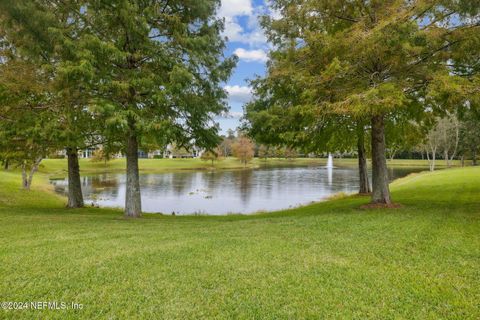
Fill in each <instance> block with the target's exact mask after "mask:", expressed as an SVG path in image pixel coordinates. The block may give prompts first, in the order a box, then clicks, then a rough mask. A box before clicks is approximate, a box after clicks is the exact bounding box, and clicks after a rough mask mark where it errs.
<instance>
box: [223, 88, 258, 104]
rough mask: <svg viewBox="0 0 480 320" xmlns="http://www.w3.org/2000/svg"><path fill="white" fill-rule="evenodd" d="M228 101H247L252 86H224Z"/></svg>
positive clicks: (250, 95)
mask: <svg viewBox="0 0 480 320" xmlns="http://www.w3.org/2000/svg"><path fill="white" fill-rule="evenodd" d="M224 89H225V90H226V91H227V92H228V96H229V100H230V102H240V103H247V102H249V101H250V100H251V99H252V88H250V87H247V86H238V85H234V86H225V87H224Z"/></svg>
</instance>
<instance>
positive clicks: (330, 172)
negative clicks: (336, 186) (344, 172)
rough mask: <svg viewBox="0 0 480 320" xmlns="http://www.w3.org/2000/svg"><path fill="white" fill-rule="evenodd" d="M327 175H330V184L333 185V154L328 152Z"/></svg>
mask: <svg viewBox="0 0 480 320" xmlns="http://www.w3.org/2000/svg"><path fill="white" fill-rule="evenodd" d="M326 168H327V171H328V172H327V175H328V185H329V186H331V185H332V183H333V156H332V154H331V153H329V154H328V161H327V166H326Z"/></svg>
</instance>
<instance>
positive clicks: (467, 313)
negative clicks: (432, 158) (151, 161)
mask: <svg viewBox="0 0 480 320" xmlns="http://www.w3.org/2000/svg"><path fill="white" fill-rule="evenodd" d="M19 180H20V179H19V176H18V174H14V173H4V172H2V173H0V237H1V246H0V275H1V279H2V281H1V282H0V297H1V299H0V300H2V301H63V302H68V303H70V302H76V303H81V304H83V309H82V310H75V311H72V310H68V311H61V310H42V311H38V310H37V311H34V310H23V311H22V310H7V311H5V310H0V319H22V318H31V319H40V318H41V319H210V318H217V319H302V318H310V319H353V318H354V319H366V318H371V319H479V318H480V305H479V301H480V168H464V169H450V170H443V171H438V172H435V173H432V174H430V173H424V174H417V175H411V176H409V177H407V178H404V179H401V180H398V181H396V182H394V183H393V185H392V190H393V197H394V199H395V201H397V202H399V203H401V204H403V207H402V208H401V209H391V210H361V209H359V207H360V206H361V205H362V204H365V203H367V202H368V198H365V197H355V196H354V197H349V198H344V199H338V200H334V201H329V202H324V203H319V204H315V205H311V206H307V207H304V208H299V209H295V210H290V211H285V212H277V213H272V214H264V215H256V216H226V217H181V216H176V217H172V216H159V215H145V216H144V218H142V219H138V220H127V219H124V218H123V217H122V213H121V212H120V211H115V210H108V209H94V208H86V209H81V210H66V209H64V208H63V204H64V202H65V200H64V199H62V198H60V197H58V196H56V195H54V194H52V193H51V192H50V191H49V190H48V189H49V187H48V186H47V185H45V180H46V176H45V173H42V174H40V175H39V176H38V177H36V179H35V182H34V190H33V191H31V192H23V191H20V190H19V189H20V183H19Z"/></svg>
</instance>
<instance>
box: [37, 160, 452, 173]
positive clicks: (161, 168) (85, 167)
mask: <svg viewBox="0 0 480 320" xmlns="http://www.w3.org/2000/svg"><path fill="white" fill-rule="evenodd" d="M326 164H327V159H322V158H297V159H283V158H282V159H281V158H269V159H267V161H265V160H263V159H258V158H255V159H253V161H252V162H250V163H249V164H248V168H259V167H265V166H267V167H278V166H290V165H295V166H315V165H326ZM436 164H437V166H438V167H440V168H442V167H445V162H444V161H437V163H436ZM459 164H460V163H459V161H454V165H457V166H458V165H459ZM334 165H335V166H339V167H341V166H357V159H334ZM388 165H389V166H393V167H399V166H400V167H401V166H409V167H422V168H428V162H427V160H401V159H398V160H397V159H395V160H393V161H388ZM139 167H140V170H141V171H143V172H152V173H154V172H167V171H178V170H212V169H215V170H223V169H227V170H232V169H243V168H244V166H243V165H242V164H241V163H240V162H239V161H238V160H237V159H235V158H225V159H223V160H221V161H215V162H214V165H213V167H212V164H211V162H210V161H203V160H201V159H140V160H139ZM80 170H81V171H82V173H83V174H90V173H104V172H123V171H124V170H125V159H114V160H111V161H108V162H107V163H105V162H94V161H92V160H90V159H80ZM40 172H43V173H48V174H50V175H54V176H55V175H57V176H58V177H64V176H66V174H67V160H66V159H46V160H43V161H42V163H41V167H40Z"/></svg>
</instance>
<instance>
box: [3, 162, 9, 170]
mask: <svg viewBox="0 0 480 320" xmlns="http://www.w3.org/2000/svg"><path fill="white" fill-rule="evenodd" d="M9 165H10V164H9V162H8V159H5V161H4V162H3V169H5V171H7V170H8V168H9Z"/></svg>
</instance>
